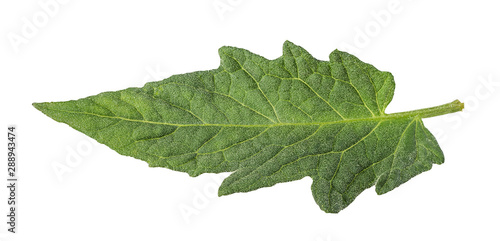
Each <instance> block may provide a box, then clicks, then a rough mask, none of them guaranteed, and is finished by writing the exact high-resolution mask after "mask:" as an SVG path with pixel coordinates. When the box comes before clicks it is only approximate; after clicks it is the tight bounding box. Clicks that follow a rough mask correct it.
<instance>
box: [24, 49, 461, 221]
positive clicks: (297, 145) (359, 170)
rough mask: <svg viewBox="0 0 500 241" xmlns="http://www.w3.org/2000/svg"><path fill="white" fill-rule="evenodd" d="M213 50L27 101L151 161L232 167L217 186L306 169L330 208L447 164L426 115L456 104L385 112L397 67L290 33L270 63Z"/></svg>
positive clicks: (245, 184)
mask: <svg viewBox="0 0 500 241" xmlns="http://www.w3.org/2000/svg"><path fill="white" fill-rule="evenodd" d="M219 55H220V58H221V65H220V67H219V68H218V69H214V70H208V71H199V72H193V73H187V74H180V75H174V76H171V77H169V78H167V79H165V80H162V81H158V82H151V83H148V84H146V85H145V86H144V87H142V88H129V89H125V90H121V91H116V92H104V93H101V94H98V95H95V96H90V97H87V98H82V99H79V100H71V101H65V102H50V103H34V104H33V105H34V106H35V107H36V108H37V109H38V110H40V111H42V112H43V113H44V114H46V115H47V116H49V117H51V118H52V119H54V120H56V121H59V122H63V123H66V124H68V125H69V126H71V127H73V128H74V129H76V130H78V131H81V132H83V133H85V134H86V135H88V136H90V137H92V138H94V139H96V140H97V141H98V142H100V143H103V144H105V145H107V146H108V147H110V148H111V149H113V150H115V151H117V152H118V153H120V154H122V155H126V156H132V157H135V158H138V159H141V160H144V161H146V162H148V163H149V165H150V166H151V167H166V168H169V169H172V170H176V171H181V172H186V173H188V174H189V175H191V176H197V175H200V174H202V173H220V172H233V173H232V174H231V175H230V176H229V177H228V178H226V179H225V180H224V182H223V183H222V184H221V186H220V189H219V195H228V194H232V193H236V192H248V191H252V190H256V189H259V188H262V187H269V186H273V185H275V184H277V183H280V182H289V181H294V180H298V179H301V178H304V177H306V176H309V177H311V178H312V179H313V184H312V187H311V189H312V193H313V197H314V199H315V200H316V203H317V204H318V205H319V206H320V208H321V209H322V210H324V211H325V212H333V213H336V212H339V211H340V210H342V209H344V208H345V207H346V206H348V205H349V204H350V203H351V202H352V201H353V200H354V199H355V198H356V196H358V195H359V194H360V193H361V192H362V191H363V190H365V189H367V188H370V187H371V186H373V185H375V190H376V192H377V193H378V194H383V193H386V192H388V191H391V190H392V189H394V188H396V187H398V186H399V185H401V184H403V183H405V182H406V181H408V180H409V179H411V178H412V177H414V176H416V175H418V174H419V173H422V172H424V171H427V170H429V169H431V167H432V164H441V163H443V161H444V157H443V153H442V151H441V149H440V148H439V145H438V143H437V142H436V139H435V138H434V137H433V135H432V134H431V133H430V132H429V131H428V130H427V129H426V128H425V127H424V125H423V123H422V118H426V117H432V116H437V115H442V114H446V113H452V112H456V111H460V110H462V108H463V104H462V103H460V102H459V101H454V102H451V103H449V104H445V105H441V106H437V107H432V108H427V109H421V110H416V111H408V112H401V113H395V114H386V113H385V109H386V107H387V105H388V104H389V102H391V100H392V96H393V94H394V86H395V85H394V80H393V76H392V75H391V74H390V73H389V72H383V71H379V70H377V69H376V68H375V67H373V66H372V65H370V64H367V63H364V62H362V61H360V60H359V59H357V58H356V57H354V56H353V55H350V54H348V53H345V52H341V51H338V50H335V51H333V52H332V53H331V54H330V60H329V61H320V60H317V59H315V58H314V57H312V56H311V55H310V54H309V53H308V52H307V51H305V50H304V49H303V48H301V47H299V46H297V45H294V44H292V43H291V42H288V41H287V42H285V44H284V45H283V56H281V57H279V58H277V59H274V60H268V59H266V58H264V57H261V56H259V55H256V54H253V53H251V52H249V51H247V50H244V49H240V48H234V47H222V48H220V49H219Z"/></svg>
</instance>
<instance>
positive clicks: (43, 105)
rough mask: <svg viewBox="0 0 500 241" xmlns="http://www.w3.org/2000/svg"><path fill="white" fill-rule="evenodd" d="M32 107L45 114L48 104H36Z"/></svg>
mask: <svg viewBox="0 0 500 241" xmlns="http://www.w3.org/2000/svg"><path fill="white" fill-rule="evenodd" d="M31 105H33V107H35V108H36V109H37V110H39V111H41V112H43V111H44V110H45V109H46V106H47V103H46V102H34V103H32V104H31Z"/></svg>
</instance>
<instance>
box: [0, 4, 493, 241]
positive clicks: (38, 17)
mask: <svg viewBox="0 0 500 241" xmlns="http://www.w3.org/2000/svg"><path fill="white" fill-rule="evenodd" d="M47 3H52V5H50V6H49V8H47V7H44V6H46V5H47ZM54 3H55V5H54ZM215 6H218V7H215ZM499 8H500V5H499V4H498V3H496V2H495V1H409V0H399V1H397V0H396V1H390V0H385V1H381V0H378V1H374V0H365V1H361V0H360V1H290V0H286V1H285V0H281V1H264V0H260V1H256V0H252V1H249V0H248V1H247V0H240V1H236V0H232V1H231V0H205V1H202V0H196V1H195V0H192V1H159V0H158V1H153V0H145V1H117V0H116V1H95V0H88V1H76V0H69V1H68V0H66V1H64V2H63V1H62V0H61V1H60V2H55V0H52V1H51V0H40V1H2V3H0V23H1V24H0V25H1V26H0V80H1V83H2V92H1V94H0V98H1V99H0V104H1V116H2V117H1V124H0V130H3V132H4V133H5V134H2V135H0V136H3V137H4V138H2V141H1V143H2V144H1V145H0V150H1V153H2V154H1V155H0V156H1V157H2V158H4V159H6V157H5V156H6V149H7V143H6V142H7V140H5V139H6V132H7V126H8V125H15V126H16V127H17V129H16V131H17V141H18V149H17V154H18V160H19V162H18V166H19V168H18V175H19V183H18V185H19V187H18V190H19V191H18V193H17V195H18V210H19V212H18V214H17V215H18V227H17V234H15V235H14V236H12V235H8V234H7V231H6V219H7V218H6V217H5V215H6V211H7V210H6V208H7V205H6V203H7V194H8V193H7V189H6V188H0V207H1V210H2V211H1V212H0V214H1V215H2V217H0V228H1V229H0V239H5V240H52V241H56V240H110V239H111V240H278V239H279V240H325V241H337V240H499V239H500V233H499V231H498V227H499V226H500V205H499V203H500V197H499V192H500V185H499V184H500V173H499V170H500V157H499V152H498V151H499V149H500V146H499V144H500V141H499V137H500V129H499V124H498V123H499V121H500V115H499V112H500V108H499V105H498V104H499V103H500V102H499V101H500V98H499V94H498V93H499V92H500V35H499V23H500V14H499V13H498V11H499ZM32 25H33V26H32ZM285 40H290V41H292V42H294V43H296V44H298V45H300V46H302V47H304V48H305V49H307V50H308V51H310V53H311V54H312V55H313V56H315V57H316V58H318V59H321V60H327V59H328V54H329V53H330V52H331V51H332V50H334V49H335V48H339V49H341V50H347V51H349V52H351V53H353V54H355V55H356V56H358V57H359V58H360V59H361V60H363V61H365V62H368V63H371V64H373V65H374V66H376V67H377V68H379V69H381V70H386V71H390V72H392V73H393V74H394V76H395V80H396V92H395V95H394V99H393V101H392V103H391V104H390V105H389V108H388V110H387V111H388V112H398V111H404V110H412V109H416V108H423V107H430V106H435V105H440V104H444V103H448V102H450V101H452V100H454V99H460V100H461V101H463V102H465V103H466V109H465V111H464V112H462V113H456V114H453V115H449V116H447V117H437V118H431V119H426V120H425V121H424V122H425V124H426V125H427V127H428V128H429V129H430V130H431V131H432V132H433V133H434V134H435V135H436V137H437V138H438V140H439V142H440V144H441V147H442V149H443V151H444V153H445V156H446V162H445V164H443V165H441V166H436V165H435V166H434V167H433V169H432V170H431V171H429V172H426V173H423V174H421V175H419V176H417V177H415V178H413V179H412V180H410V181H409V182H408V183H406V184H404V185H402V186H400V187H399V188H397V189H395V190H394V191H391V192H389V193H387V194H385V195H382V196H378V195H376V193H375V191H374V189H373V188H371V189H368V190H366V191H365V192H363V193H362V194H361V195H360V196H359V197H358V198H357V199H356V200H355V201H354V202H353V203H352V204H351V205H350V206H349V207H347V208H346V209H345V210H343V211H341V212H340V213H339V214H327V213H324V212H323V211H321V210H320V209H319V208H318V206H317V205H316V203H315V202H314V200H313V198H312V195H311V191H310V185H311V182H312V181H311V179H310V178H304V179H302V180H299V181H295V182H290V183H284V184H278V185H276V186H274V187H272V188H263V189H260V190H257V191H254V192H250V193H243V194H234V195H230V196H225V197H220V198H219V197H216V196H215V195H214V194H215V193H216V191H215V189H216V188H217V186H218V183H219V181H218V179H220V175H214V174H204V175H201V176H199V177H197V178H191V177H189V176H188V175H187V174H185V173H180V172H174V171H171V170H168V169H163V168H149V167H147V164H146V163H145V162H142V161H140V160H135V159H133V158H130V157H124V156H120V155H119V154H117V153H116V152H114V151H112V150H111V149H109V148H107V147H106V146H104V145H101V144H98V143H97V142H95V141H93V140H89V138H87V137H86V136H85V135H83V134H81V133H79V132H78V131H75V130H73V129H72V128H70V127H68V126H67V125H64V124H60V123H57V122H55V121H53V120H52V119H50V118H48V117H46V116H45V115H43V114H42V113H41V112H38V111H37V110H36V109H35V108H33V107H32V106H31V103H32V102H44V101H62V100H69V99H78V98H81V97H86V96H89V95H94V94H97V93H100V92H103V91H111V90H120V89H124V88H127V87H131V86H142V85H143V84H144V83H146V82H148V81H154V80H160V79H162V78H164V77H168V76H170V75H172V74H179V73H186V72H191V71H196V70H208V69H213V68H216V67H218V65H219V57H218V54H217V49H218V48H219V47H220V46H223V45H231V46H237V47H241V48H245V49H248V50H250V51H252V52H254V53H257V54H260V55H262V56H264V57H266V58H269V59H274V58H277V57H279V56H280V55H281V49H282V44H283V42H284V41H285ZM1 163H4V164H2V165H1V166H0V167H1V170H2V171H0V173H1V174H2V175H1V177H2V180H5V178H6V177H5V176H4V175H5V173H6V171H7V170H6V169H7V168H6V161H2V162H1ZM56 170H58V171H56ZM1 182H5V181H1ZM5 183H6V182H5ZM5 185H6V184H5ZM1 186H4V185H1Z"/></svg>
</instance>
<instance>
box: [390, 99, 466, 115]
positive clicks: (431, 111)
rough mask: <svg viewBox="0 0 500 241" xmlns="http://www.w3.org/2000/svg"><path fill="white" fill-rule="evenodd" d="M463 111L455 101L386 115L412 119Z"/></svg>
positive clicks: (461, 106) (460, 104)
mask: <svg viewBox="0 0 500 241" xmlns="http://www.w3.org/2000/svg"><path fill="white" fill-rule="evenodd" d="M463 109H464V103H462V102H460V101H459V100H455V101H453V102H450V103H448V104H444V105H439V106H434V107H430V108H424V109H418V110H412V111H405V112H399V113H393V114H388V115H387V116H388V117H414V116H418V117H420V118H429V117H434V116H440V115H444V114H449V113H454V112H458V111H462V110H463Z"/></svg>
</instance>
